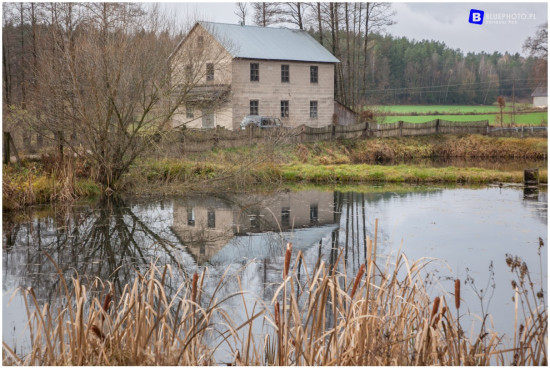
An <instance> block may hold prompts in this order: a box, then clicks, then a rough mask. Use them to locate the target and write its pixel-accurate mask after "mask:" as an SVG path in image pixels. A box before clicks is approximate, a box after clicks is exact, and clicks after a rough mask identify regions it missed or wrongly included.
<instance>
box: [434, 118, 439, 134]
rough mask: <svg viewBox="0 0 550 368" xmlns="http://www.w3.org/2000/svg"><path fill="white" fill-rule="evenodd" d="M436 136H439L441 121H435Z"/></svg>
mask: <svg viewBox="0 0 550 368" xmlns="http://www.w3.org/2000/svg"><path fill="white" fill-rule="evenodd" d="M435 134H439V119H435Z"/></svg>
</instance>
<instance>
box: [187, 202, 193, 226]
mask: <svg viewBox="0 0 550 368" xmlns="http://www.w3.org/2000/svg"><path fill="white" fill-rule="evenodd" d="M187 225H189V226H195V208H194V207H191V208H188V209H187Z"/></svg>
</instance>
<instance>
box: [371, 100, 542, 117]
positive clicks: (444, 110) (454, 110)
mask: <svg viewBox="0 0 550 368" xmlns="http://www.w3.org/2000/svg"><path fill="white" fill-rule="evenodd" d="M529 108H532V105H530V104H525V103H522V104H520V103H516V111H521V110H525V109H529ZM372 109H373V110H374V111H377V112H381V113H386V114H404V115H408V114H411V113H416V114H419V115H422V114H434V113H436V114H467V113H475V114H483V113H497V112H500V109H499V107H498V106H497V105H492V106H490V105H487V106H482V105H479V106H475V105H390V106H384V105H375V106H372ZM504 111H512V105H511V104H509V105H507V106H506V107H505V108H504Z"/></svg>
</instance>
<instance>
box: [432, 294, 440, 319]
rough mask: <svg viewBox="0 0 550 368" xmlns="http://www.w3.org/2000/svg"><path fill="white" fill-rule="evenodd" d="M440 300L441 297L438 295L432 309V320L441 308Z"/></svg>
mask: <svg viewBox="0 0 550 368" xmlns="http://www.w3.org/2000/svg"><path fill="white" fill-rule="evenodd" d="M439 302H440V299H439V297H438V296H436V297H435V299H434V306H433V309H432V316H431V317H430V320H432V319H433V318H434V316H435V315H436V313H437V311H438V310H439Z"/></svg>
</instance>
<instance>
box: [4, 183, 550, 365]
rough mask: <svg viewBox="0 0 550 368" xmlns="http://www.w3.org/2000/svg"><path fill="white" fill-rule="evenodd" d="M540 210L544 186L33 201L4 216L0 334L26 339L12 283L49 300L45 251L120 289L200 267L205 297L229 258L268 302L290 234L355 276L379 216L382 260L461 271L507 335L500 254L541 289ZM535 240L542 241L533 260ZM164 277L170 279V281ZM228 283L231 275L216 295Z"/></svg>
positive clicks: (70, 268)
mask: <svg viewBox="0 0 550 368" xmlns="http://www.w3.org/2000/svg"><path fill="white" fill-rule="evenodd" d="M547 211H548V199H547V192H546V191H545V190H543V191H540V192H539V191H537V192H535V193H526V192H524V190H523V189H521V188H499V187H483V188H465V187H458V188H446V187H440V188H435V187H391V188H385V187H372V190H370V191H368V192H364V193H356V192H345V193H342V192H338V191H332V190H323V189H311V190H302V191H283V192H278V193H272V194H227V193H226V194H220V195H216V196H212V195H192V196H182V197H174V198H171V199H165V200H131V201H130V200H127V201H122V200H116V201H109V202H104V203H96V204H81V205H75V206H72V207H69V208H67V207H63V208H53V207H41V208H36V209H34V211H31V212H29V213H26V214H24V215H21V214H19V215H18V218H17V219H13V218H10V216H9V214H4V217H3V224H2V225H3V254H2V265H3V275H2V276H3V297H2V305H3V315H2V320H3V327H2V338H3V341H5V342H6V343H8V345H10V346H13V347H15V348H16V349H17V351H25V349H26V347H27V346H28V337H27V336H26V332H25V329H24V325H25V321H26V313H25V308H24V302H23V300H22V298H21V297H20V296H16V297H15V298H13V300H12V301H11V303H9V299H10V295H12V293H13V291H14V290H15V289H17V288H18V287H32V288H33V289H34V290H35V293H36V296H37V298H38V299H39V301H40V302H41V303H45V302H48V303H52V302H53V303H55V300H56V299H55V298H56V295H57V294H56V289H57V286H58V282H59V279H58V277H57V274H56V270H55V268H54V266H53V265H52V263H51V262H50V261H49V260H48V258H47V257H46V255H45V253H48V254H49V255H51V256H52V257H53V259H54V260H55V261H56V262H57V263H58V265H59V266H60V268H61V269H62V270H63V272H64V273H65V275H66V276H67V277H71V276H74V275H75V272H78V274H79V275H80V276H81V277H90V278H91V277H99V278H101V279H103V280H110V281H112V282H113V283H114V285H115V287H116V288H117V290H118V291H119V292H120V290H122V288H123V287H124V285H125V284H126V283H129V282H131V281H132V280H133V278H134V277H135V270H136V269H139V270H143V269H145V268H146V267H147V265H148V264H150V262H153V261H155V262H157V264H159V265H163V264H170V265H172V266H173V267H180V268H181V269H182V271H183V275H185V274H187V275H189V274H192V273H193V272H195V271H200V270H202V269H203V268H204V267H208V269H209V273H210V277H209V278H208V279H207V281H206V283H205V291H206V294H208V291H209V290H212V289H213V288H215V285H216V284H217V282H218V280H219V279H220V277H221V275H222V274H223V273H224V272H225V271H226V270H227V269H228V267H229V269H230V271H229V272H230V275H233V274H235V275H238V276H239V277H240V278H241V280H242V287H243V288H244V289H246V290H249V291H250V294H248V295H247V297H246V298H247V299H246V300H247V303H251V304H252V303H253V301H254V300H256V299H255V298H259V299H262V300H264V301H265V302H266V304H268V305H269V304H270V303H271V299H272V297H273V295H274V292H275V286H274V283H277V282H279V281H280V280H281V273H282V267H283V257H284V249H285V245H286V243H287V242H288V241H291V242H292V243H293V245H294V250H295V251H294V254H296V252H297V251H298V250H301V251H302V252H303V253H304V256H305V260H306V262H305V263H306V266H307V267H308V268H310V269H311V268H312V267H313V266H314V265H315V264H316V262H318V261H319V260H322V261H325V262H326V263H333V262H334V261H335V259H336V257H337V253H338V252H341V253H342V256H343V257H344V258H345V262H346V265H347V272H348V273H350V274H355V273H356V272H357V269H358V267H359V265H360V264H361V263H362V262H364V257H365V248H366V245H365V241H364V239H365V236H369V237H371V238H373V237H374V232H375V223H376V219H378V248H377V253H378V257H379V259H380V260H384V259H385V258H387V257H392V256H394V255H395V254H396V253H397V251H398V250H399V249H400V248H401V251H402V252H403V253H405V254H406V255H407V257H408V258H409V259H413V260H416V259H420V258H422V257H430V258H434V259H436V260H437V261H434V262H433V263H432V264H431V265H430V273H431V276H430V278H429V280H430V283H431V285H430V290H431V292H432V294H434V295H442V294H443V293H446V292H449V293H450V292H452V291H453V290H454V281H453V280H454V279H455V278H460V279H461V280H463V281H464V280H466V279H467V278H470V279H471V280H473V284H474V285H475V288H474V287H472V286H471V285H464V286H463V287H462V289H463V296H464V305H465V306H466V307H465V309H462V310H468V311H470V312H472V313H474V314H481V310H482V307H481V303H480V299H479V297H478V296H477V295H476V291H477V292H478V293H481V294H483V295H484V298H483V304H484V305H483V308H484V309H483V310H487V308H488V310H489V313H490V314H491V315H492V316H493V321H494V328H495V330H497V331H499V332H502V333H508V334H509V333H510V332H511V331H512V329H513V317H514V303H513V302H512V299H511V298H512V296H513V290H512V288H511V286H510V282H511V280H512V274H511V273H510V271H509V269H508V267H507V266H506V263H505V255H506V254H508V253H509V254H512V255H519V256H521V257H522V258H523V259H524V260H525V261H526V263H527V265H528V266H529V269H530V271H531V273H532V277H533V281H534V282H535V283H537V284H541V283H542V285H544V290H546V289H547V287H546V285H547V267H548V266H547V246H546V245H547V241H548V239H547V230H548V226H547V223H548V218H547ZM539 237H540V238H541V239H542V241H543V242H544V244H545V246H544V247H543V248H542V250H541V251H542V254H541V257H540V258H539V256H538V254H537V249H538V245H539ZM383 262H385V260H384V261H383ZM541 267H542V269H541ZM182 277H183V276H182ZM230 280H231V278H230ZM173 283H174V285H172V286H173V287H177V284H178V280H177V279H174V280H173ZM169 286H170V285H169ZM232 288H237V283H236V281H234V280H233V281H230V282H228V284H227V285H226V290H225V292H227V293H229V292H232V291H234V290H231V289H232ZM480 290H483V291H480ZM545 295H546V294H545ZM239 302H242V301H240V300H239ZM226 308H227V310H231V311H232V313H234V314H236V316H235V318H236V320H239V318H240V317H242V316H240V317H239V316H238V314H239V313H240V312H239V311H241V310H242V309H240V308H239V307H238V303H237V301H231V300H230V301H229V302H227V307H226ZM260 330H261V327H257V330H256V331H255V332H256V333H260ZM220 359H221V360H222V361H223V358H220Z"/></svg>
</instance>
